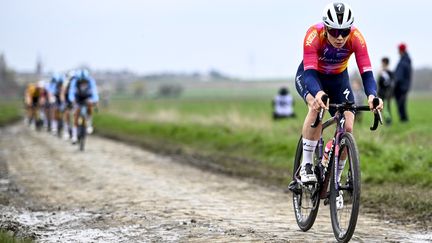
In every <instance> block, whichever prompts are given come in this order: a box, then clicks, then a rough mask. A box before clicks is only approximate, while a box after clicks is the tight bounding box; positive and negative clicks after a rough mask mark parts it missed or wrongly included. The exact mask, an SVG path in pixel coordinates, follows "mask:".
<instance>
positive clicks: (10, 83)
mask: <svg viewBox="0 0 432 243" xmlns="http://www.w3.org/2000/svg"><path fill="white" fill-rule="evenodd" d="M18 91H19V86H18V84H17V83H16V75H15V72H14V71H13V70H11V69H9V68H8V66H7V64H6V60H5V57H4V55H3V54H1V55H0V96H1V97H2V98H5V97H13V96H16V95H17V93H18Z"/></svg>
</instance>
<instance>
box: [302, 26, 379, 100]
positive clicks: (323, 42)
mask: <svg viewBox="0 0 432 243" xmlns="http://www.w3.org/2000/svg"><path fill="white" fill-rule="evenodd" d="M346 38H348V39H347V40H346V43H345V44H344V46H343V47H342V48H336V47H334V46H332V44H330V42H329V41H328V40H327V36H326V31H325V26H324V23H318V24H315V25H313V26H312V27H310V28H309V29H308V31H307V33H306V36H305V38H304V42H303V62H302V65H303V72H304V75H303V73H302V72H298V75H299V74H301V76H298V75H297V76H298V77H301V78H300V79H299V80H298V82H299V84H297V81H296V85H297V86H298V87H297V88H298V89H299V88H300V91H299V93H300V95H303V97H305V95H306V93H304V92H306V90H307V92H310V93H311V94H312V95H313V96H315V95H316V93H317V92H318V91H319V90H321V87H320V86H321V85H324V84H323V83H322V82H323V81H325V82H331V78H330V79H329V80H320V77H319V74H323V75H336V76H338V75H339V74H342V73H343V72H345V70H346V69H347V66H348V60H349V58H350V56H351V54H353V53H355V57H356V61H357V66H358V68H359V71H360V74H361V76H362V79H363V85H364V88H365V93H366V95H367V96H369V95H375V96H376V82H375V79H374V77H373V73H372V66H371V62H370V59H369V54H368V51H367V46H366V41H365V39H364V38H363V35H362V34H361V33H360V31H359V30H358V29H357V28H356V27H354V26H352V27H351V32H350V33H349V35H348V36H347V37H346ZM315 72H317V73H315ZM303 76H304V77H303ZM336 76H335V78H336ZM339 78H340V77H339ZM303 79H304V80H303ZM326 79H327V78H326ZM346 81H347V82H348V80H346ZM302 90H303V91H302ZM301 91H302V92H301Z"/></svg>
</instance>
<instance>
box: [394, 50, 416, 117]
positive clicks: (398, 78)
mask: <svg viewBox="0 0 432 243" xmlns="http://www.w3.org/2000/svg"><path fill="white" fill-rule="evenodd" d="M398 48H399V54H400V57H401V58H400V60H399V63H398V65H397V67H396V71H395V73H394V77H395V89H394V95H395V98H396V102H397V106H398V111H399V117H400V120H401V121H402V122H408V114H407V111H406V102H407V96H408V91H409V88H410V86H411V76H412V67H411V58H410V57H409V55H408V52H407V50H406V49H407V47H406V45H405V44H404V43H401V44H399V46H398Z"/></svg>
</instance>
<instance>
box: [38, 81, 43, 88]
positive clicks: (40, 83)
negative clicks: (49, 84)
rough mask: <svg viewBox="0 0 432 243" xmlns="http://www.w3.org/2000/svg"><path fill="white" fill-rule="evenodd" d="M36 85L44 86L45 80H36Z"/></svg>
mask: <svg viewBox="0 0 432 243" xmlns="http://www.w3.org/2000/svg"><path fill="white" fill-rule="evenodd" d="M37 87H38V88H45V80H39V81H38V82H37Z"/></svg>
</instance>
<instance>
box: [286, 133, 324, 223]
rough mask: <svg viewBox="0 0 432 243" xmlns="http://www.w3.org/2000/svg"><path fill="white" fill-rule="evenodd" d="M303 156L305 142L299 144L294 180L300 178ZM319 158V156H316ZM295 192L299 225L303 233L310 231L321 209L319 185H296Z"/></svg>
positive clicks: (295, 205) (295, 206)
mask: <svg viewBox="0 0 432 243" xmlns="http://www.w3.org/2000/svg"><path fill="white" fill-rule="evenodd" d="M302 156H303V140H302V137H300V140H299V142H298V144H297V150H296V155H295V158H294V168H293V180H294V181H296V180H297V179H299V178H300V174H299V173H300V167H301V161H302ZM315 157H317V156H315ZM296 187H297V188H296V190H295V191H294V192H293V206H294V214H295V217H296V221H297V225H298V226H299V228H300V229H301V230H302V231H308V230H309V229H310V228H311V227H312V226H313V224H314V222H315V219H316V217H317V214H318V209H319V202H320V198H319V192H318V185H317V183H315V184H314V185H307V186H306V185H299V184H298V185H296Z"/></svg>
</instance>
